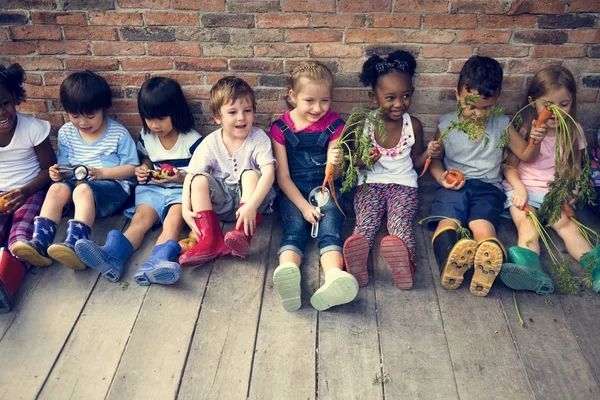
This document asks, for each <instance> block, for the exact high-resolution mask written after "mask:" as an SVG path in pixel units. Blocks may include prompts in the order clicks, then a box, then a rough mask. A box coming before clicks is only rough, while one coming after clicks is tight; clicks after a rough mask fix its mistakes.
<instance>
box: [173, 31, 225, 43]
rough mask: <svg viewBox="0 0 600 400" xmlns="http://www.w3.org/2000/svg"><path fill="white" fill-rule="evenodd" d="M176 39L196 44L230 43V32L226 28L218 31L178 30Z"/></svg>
mask: <svg viewBox="0 0 600 400" xmlns="http://www.w3.org/2000/svg"><path fill="white" fill-rule="evenodd" d="M175 38H176V39H177V40H183V41H194V42H200V43H204V42H229V31H227V29H224V28H216V29H181V28H179V29H176V30H175Z"/></svg>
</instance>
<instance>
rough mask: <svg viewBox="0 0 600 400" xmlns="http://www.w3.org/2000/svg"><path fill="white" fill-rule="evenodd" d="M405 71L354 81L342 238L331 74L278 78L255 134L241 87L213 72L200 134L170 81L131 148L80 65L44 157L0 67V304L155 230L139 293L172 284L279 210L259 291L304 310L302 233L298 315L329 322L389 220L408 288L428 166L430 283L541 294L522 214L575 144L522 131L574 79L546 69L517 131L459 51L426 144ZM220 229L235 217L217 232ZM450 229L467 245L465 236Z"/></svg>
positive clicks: (530, 226)
mask: <svg viewBox="0 0 600 400" xmlns="http://www.w3.org/2000/svg"><path fill="white" fill-rule="evenodd" d="M415 69H416V61H415V59H414V57H413V56H412V55H411V54H410V53H408V52H405V51H395V52H393V53H391V54H389V55H388V56H387V57H385V58H381V57H379V56H372V57H370V58H369V59H368V60H367V61H366V62H365V64H364V65H363V69H362V73H361V74H360V79H361V81H362V83H363V84H364V86H366V87H368V89H369V97H370V99H371V101H372V103H373V106H374V108H377V110H374V111H372V112H371V113H370V115H371V117H373V118H367V119H366V120H365V122H364V124H363V126H361V128H360V131H361V135H363V137H364V138H367V139H366V141H367V142H368V147H369V148H371V149H372V150H371V151H370V153H369V154H368V155H367V159H368V160H367V161H368V162H366V164H368V165H369V166H368V167H367V166H365V162H364V160H365V159H364V158H363V159H362V160H361V159H360V158H358V159H357V166H358V167H361V168H363V172H364V173H361V174H360V176H359V178H358V182H357V186H358V187H357V190H356V194H355V196H354V198H353V201H354V210H355V215H356V225H355V228H354V232H353V234H352V235H351V236H350V237H349V238H347V239H346V240H344V237H343V236H342V224H343V221H344V217H345V216H344V214H343V207H344V202H345V201H348V200H349V201H352V199H349V198H347V196H344V193H342V191H341V185H342V180H343V179H344V177H343V176H341V175H342V170H341V166H342V165H343V164H344V160H345V158H344V157H348V152H351V151H352V150H353V148H352V146H348V142H347V140H346V139H345V138H346V136H347V135H345V132H346V131H345V123H344V121H343V120H342V119H341V118H340V116H339V115H338V114H336V113H335V112H333V111H332V110H331V109H330V105H331V101H332V91H333V76H332V74H331V72H330V71H329V69H328V68H327V67H326V66H325V65H324V64H322V63H320V62H316V61H306V62H303V63H301V64H299V65H298V66H297V67H295V68H294V69H293V70H292V72H291V73H290V75H289V79H288V80H289V96H288V100H289V103H290V105H291V106H290V110H289V111H286V112H285V113H284V114H283V115H281V116H280V117H279V119H277V120H276V121H275V122H274V123H273V124H272V126H271V128H270V132H269V135H267V134H266V133H265V132H264V131H263V130H261V129H260V128H257V127H255V126H254V113H255V111H256V99H255V95H254V91H253V90H252V88H251V87H250V86H249V85H248V84H247V83H246V82H245V81H243V80H242V79H240V78H236V77H232V76H229V77H225V78H222V79H220V80H219V81H218V82H217V83H216V84H215V85H214V86H213V88H212V89H211V91H210V100H209V102H208V107H207V108H208V109H209V110H210V113H211V115H212V117H213V118H214V120H215V121H216V122H217V124H219V125H220V126H221V127H220V128H219V129H218V130H216V131H214V132H213V133H211V134H209V135H207V136H206V137H203V136H202V135H200V134H199V133H198V132H196V131H195V130H194V129H193V126H194V118H193V116H192V113H191V110H190V107H189V105H188V103H187V101H186V99H185V97H184V94H183V92H182V90H181V87H180V85H179V84H178V83H177V82H176V81H175V80H172V79H169V78H162V77H154V78H151V79H149V80H147V81H146V82H145V83H144V84H143V85H142V87H141V89H140V91H139V95H138V109H139V114H140V117H141V120H142V124H143V129H142V131H141V134H140V137H139V139H138V141H137V144H136V143H135V141H134V140H133V139H132V137H131V135H130V134H129V132H128V131H127V129H125V128H124V127H123V126H122V125H121V124H120V123H118V122H117V121H115V120H113V119H111V118H110V117H108V116H107V114H106V112H107V109H108V108H109V107H110V106H111V97H112V96H111V90H110V87H109V85H108V83H107V82H106V81H105V80H104V79H103V78H102V77H100V76H98V75H97V74H95V73H93V72H90V71H84V72H76V73H73V74H71V75H69V76H68V77H67V78H66V79H65V80H64V81H63V83H62V85H61V88H60V100H61V103H62V106H63V108H64V110H65V112H66V115H67V118H68V120H69V122H68V123H66V124H65V125H63V126H62V128H60V130H59V132H58V154H57V155H55V152H54V150H53V148H52V145H51V143H50V139H49V133H50V124H49V123H48V122H46V121H41V120H38V119H36V118H33V117H31V116H28V115H25V114H22V113H20V112H18V111H17V110H16V106H18V105H19V104H20V103H21V102H23V101H25V93H24V90H23V79H24V71H23V69H22V68H21V67H20V66H19V65H18V64H13V65H10V66H9V67H8V68H6V67H1V66H0V245H7V247H8V250H6V249H4V250H3V251H2V253H1V254H0V257H1V258H0V310H2V311H8V310H9V309H10V306H11V304H12V300H13V297H14V294H15V292H16V291H17V288H18V286H19V284H20V283H21V281H22V279H23V276H24V275H25V271H26V266H27V265H33V266H38V267H44V266H50V265H51V264H52V263H53V261H54V260H56V261H59V262H60V263H62V264H63V265H65V266H67V267H69V268H72V269H74V270H82V269H85V268H86V267H91V268H93V269H96V270H98V271H99V272H100V273H101V274H102V275H103V276H105V277H106V278H107V279H108V280H109V281H112V282H116V281H118V280H119V279H120V277H121V275H122V274H123V272H124V266H125V265H126V264H127V260H128V259H129V257H130V256H131V254H132V253H133V252H134V251H135V250H136V249H138V248H139V247H140V245H141V243H142V240H143V238H144V235H145V234H146V232H148V231H149V230H150V229H151V228H152V227H153V226H155V225H157V224H162V231H161V233H160V236H159V237H158V239H157V241H156V245H155V247H154V249H153V251H152V253H151V254H150V256H149V258H148V260H146V262H145V263H144V264H142V265H141V266H140V267H139V269H138V270H137V272H136V273H135V277H134V279H135V281H136V282H137V283H138V284H140V285H150V284H151V283H158V284H172V283H175V282H177V281H178V280H179V279H180V277H181V268H182V267H193V266H199V265H202V264H205V263H207V262H209V261H211V260H213V259H215V258H217V257H220V256H227V255H232V256H235V257H238V258H242V259H243V258H245V257H246V256H247V255H248V252H249V249H250V242H251V239H252V236H253V235H254V233H255V231H256V229H257V228H258V226H259V225H260V223H261V220H262V215H263V214H265V213H269V212H271V211H272V208H273V205H274V202H275V200H276V199H277V200H278V201H279V207H278V208H279V213H280V216H281V221H282V223H283V233H282V236H281V242H280V246H279V250H278V256H279V266H278V267H277V268H276V269H275V272H274V274H273V278H272V279H273V284H274V288H275V290H276V291H277V292H278V294H279V296H280V298H281V301H282V305H283V307H284V308H285V309H286V310H287V311H294V310H297V309H299V308H300V307H301V285H300V277H301V274H300V265H301V264H302V259H303V257H304V251H305V249H306V245H307V243H308V241H309V237H310V236H313V237H315V238H316V239H317V243H318V246H319V254H320V263H321V266H322V268H323V272H324V281H323V284H322V285H321V287H320V288H319V289H318V290H317V291H316V292H315V293H314V294H313V295H312V297H311V299H310V302H311V304H312V306H313V307H314V308H315V309H317V310H327V309H328V308H330V307H332V306H336V305H341V304H345V303H348V302H351V301H352V300H354V298H355V297H356V296H357V294H358V291H359V287H360V286H364V285H366V284H367V282H368V277H369V275H368V271H367V260H368V254H369V251H370V250H371V249H372V248H373V246H374V244H375V243H374V242H375V237H376V234H377V232H378V230H379V228H380V224H381V221H382V220H383V219H384V216H385V215H386V214H387V230H388V232H389V235H388V236H386V237H384V238H383V239H382V240H381V243H380V246H381V255H382V257H383V259H384V260H385V261H386V262H387V263H388V264H389V266H390V268H391V271H392V276H393V279H394V281H395V283H396V285H397V286H398V287H399V288H401V289H410V288H411V287H412V286H413V280H414V274H415V269H416V265H415V262H414V260H415V253H416V246H415V240H414V237H413V231H412V224H413V220H414V218H415V215H416V212H417V208H418V204H419V193H418V190H417V188H418V183H417V179H418V175H417V170H425V169H428V170H429V172H430V173H431V175H432V176H433V178H434V179H435V181H436V182H437V183H438V184H439V188H438V189H437V192H436V194H435V198H434V200H433V202H432V204H431V209H432V213H431V214H432V215H431V217H429V219H428V220H429V222H428V223H429V225H430V227H431V229H435V233H434V235H433V249H434V252H435V256H436V260H437V263H438V265H439V268H440V274H441V283H442V286H443V287H444V288H447V289H456V288H458V287H459V286H460V284H461V283H462V281H463V279H464V274H465V272H466V271H467V270H469V269H470V268H471V267H473V266H474V272H473V276H472V280H471V285H470V290H471V292H472V293H473V294H474V295H477V296H486V295H487V294H488V292H489V290H490V288H491V286H492V284H493V282H494V281H495V279H496V277H497V276H500V277H501V279H502V280H503V281H504V283H505V284H507V285H508V286H509V287H511V288H513V289H519V290H523V289H525V290H533V291H535V292H537V293H539V294H550V293H552V291H553V290H554V286H553V283H552V280H551V279H550V278H549V277H548V276H547V275H546V273H545V272H544V270H543V268H542V266H541V263H540V259H539V254H540V246H539V234H538V232H537V230H536V229H535V225H534V223H533V222H532V220H531V218H527V216H526V212H527V213H530V212H533V213H535V210H536V209H538V208H539V207H540V206H541V204H542V203H543V201H544V196H545V195H546V194H547V193H548V191H549V184H550V183H551V182H552V181H553V180H554V178H555V172H556V171H558V172H563V170H566V169H567V168H579V167H578V165H580V162H581V154H582V152H583V151H584V150H585V139H584V138H583V137H582V136H581V135H577V134H573V136H572V137H573V143H567V144H568V145H570V146H574V147H575V151H576V153H577V156H575V157H572V158H571V159H570V164H569V165H563V164H560V165H556V163H555V154H556V152H557V151H559V152H562V153H564V154H566V152H568V151H569V149H567V148H563V147H564V146H565V144H564V143H565V142H564V141H563V140H560V138H558V137H557V130H558V129H557V126H558V122H557V119H556V118H555V117H550V119H548V120H547V121H546V122H543V123H542V122H539V123H538V121H537V120H538V119H539V118H538V114H541V113H542V112H543V111H544V110H545V109H546V108H547V107H548V106H549V105H554V106H555V107H557V108H559V109H560V110H562V111H563V112H564V113H566V114H569V115H571V116H573V117H575V109H576V85H575V81H574V78H573V76H572V74H571V73H570V72H569V71H568V70H567V69H566V68H563V67H556V66H552V67H548V68H545V69H543V70H542V71H540V72H539V73H537V74H536V75H535V76H534V77H533V79H531V81H530V85H529V90H528V93H527V95H526V99H525V102H524V104H526V105H530V106H529V107H528V109H527V110H526V112H525V113H524V114H523V115H524V118H523V120H522V122H521V123H520V124H519V126H518V127H515V126H513V125H512V123H511V121H510V120H509V118H508V117H507V116H505V115H500V113H498V112H496V108H495V107H494V106H495V104H496V102H497V100H498V97H499V95H500V92H501V89H502V68H501V66H500V64H499V63H498V62H497V61H496V60H494V59H492V58H489V57H472V58H471V59H469V60H468V61H467V62H466V63H465V65H464V67H463V68H462V70H461V73H460V76H459V81H458V85H457V89H456V90H455V93H456V99H457V101H458V104H459V107H458V109H457V111H456V112H452V113H449V114H447V115H444V116H442V117H441V118H440V121H439V125H438V132H437V133H436V136H435V139H434V140H433V141H431V142H430V143H429V144H428V145H427V146H425V144H424V141H423V127H422V124H421V122H420V121H419V120H418V119H417V118H415V117H413V116H411V115H409V114H408V110H409V107H410V104H411V100H412V96H413V93H414V85H413V76H414V74H415ZM540 120H541V119H540ZM571 129H572V131H573V132H577V131H579V130H580V128H579V126H571ZM558 131H560V130H558ZM502 143H504V144H505V146H506V149H503V148H502V147H503V146H502ZM557 148H558V150H557ZM346 160H347V158H346ZM578 163H579V164H578ZM567 164H568V163H567ZM326 170H327V171H328V172H327V173H328V174H329V173H331V174H332V175H333V178H332V180H333V182H334V183H333V184H332V186H331V187H330V188H329V190H323V189H322V185H323V187H324V184H323V180H324V177H325V174H326ZM457 170H458V171H457ZM331 171H332V172H331ZM423 172H424V171H423ZM275 181H276V182H277V185H276V187H277V191H278V193H277V196H276V191H275V190H274V188H273V186H274V183H275ZM132 191H134V192H135V204H134V205H133V206H131V207H129V208H127V209H125V215H126V216H127V217H128V218H130V219H131V222H130V224H129V225H128V226H127V229H126V230H125V231H124V232H123V233H122V232H121V231H119V230H112V231H110V232H109V233H108V235H107V237H106V241H105V244H104V245H103V246H100V245H98V244H96V243H94V241H92V240H91V239H90V234H91V230H92V228H93V225H94V222H95V220H96V218H97V217H105V216H109V215H111V214H114V213H115V212H117V211H118V210H120V209H122V208H123V207H124V206H125V204H126V202H127V201H128V199H129V197H130V194H131V192H132ZM330 198H332V199H333V200H334V201H328V200H329V199H330ZM315 199H317V201H315ZM70 207H73V208H74V216H73V218H72V219H70V220H69V221H68V227H67V231H66V237H56V235H57V227H58V225H59V223H60V220H61V217H62V215H63V214H64V213H65V212H66V211H67V210H68V209H69V208H70ZM505 210H508V212H509V213H510V216H512V218H513V220H514V222H515V225H516V227H517V230H518V232H519V238H518V243H517V246H513V247H511V248H509V249H508V251H506V250H505V249H504V247H503V246H502V244H501V243H500V241H499V240H498V238H497V235H496V229H497V227H498V224H499V219H500V214H502V213H503V212H504V211H505ZM222 221H235V226H234V228H233V230H231V231H229V232H227V233H226V234H225V235H223V232H222V230H221V222H222ZM186 224H187V226H188V227H189V228H190V229H191V231H192V234H191V236H192V237H193V240H194V241H193V243H194V246H193V247H191V248H190V249H189V250H187V251H185V252H182V251H181V250H182V249H181V245H180V243H178V240H179V239H180V236H181V233H182V230H183V228H184V225H186ZM465 227H468V229H469V230H470V231H471V232H472V237H473V238H472V239H471V238H469V237H462V236H463V235H461V233H462V232H464V231H465ZM552 228H553V229H555V230H556V232H557V233H558V234H559V235H560V236H561V238H563V240H564V241H565V245H566V247H567V249H568V250H569V253H570V254H571V255H572V256H573V257H574V258H575V259H577V260H581V261H582V263H583V264H585V262H586V260H592V261H591V262H594V263H596V264H595V265H592V266H591V267H592V268H591V273H592V277H593V280H594V281H593V289H594V291H595V292H596V293H598V294H600V262H598V261H597V260H598V259H600V257H596V255H597V256H600V247H595V248H592V246H591V245H590V244H589V243H588V242H587V241H585V239H584V238H583V236H582V235H581V233H580V232H579V230H578V227H577V226H576V225H575V224H574V223H573V222H572V220H571V219H570V218H568V217H567V216H566V215H565V214H564V212H563V214H561V216H560V218H558V220H557V221H556V222H554V223H553V225H552ZM55 241H56V243H55ZM180 253H182V254H181V255H180ZM590 254H593V255H594V257H589V255H590Z"/></svg>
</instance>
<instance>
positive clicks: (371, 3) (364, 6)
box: [338, 0, 392, 13]
mask: <svg viewBox="0 0 600 400" xmlns="http://www.w3.org/2000/svg"><path fill="white" fill-rule="evenodd" d="M338 7H339V10H340V12H345V13H351V12H359V13H360V12H390V11H392V1H390V0H339V1H338Z"/></svg>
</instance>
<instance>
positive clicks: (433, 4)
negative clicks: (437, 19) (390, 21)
mask: <svg viewBox="0 0 600 400" xmlns="http://www.w3.org/2000/svg"><path fill="white" fill-rule="evenodd" d="M394 11H395V12H397V13H405V12H411V13H446V12H448V2H447V1H446V0H397V1H396V6H395V7H394Z"/></svg>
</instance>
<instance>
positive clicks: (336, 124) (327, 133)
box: [317, 118, 344, 147]
mask: <svg viewBox="0 0 600 400" xmlns="http://www.w3.org/2000/svg"><path fill="white" fill-rule="evenodd" d="M343 123H344V120H343V119H341V118H338V119H336V120H335V121H333V123H332V124H331V125H329V126H328V127H327V128H325V130H324V131H323V133H321V136H319V140H317V144H318V145H319V146H321V147H325V145H326V144H327V142H328V141H329V137H330V136H331V135H333V133H334V132H335V131H336V130H337V129H338V128H339V127H340V126H341V125H342V124H343Z"/></svg>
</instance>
